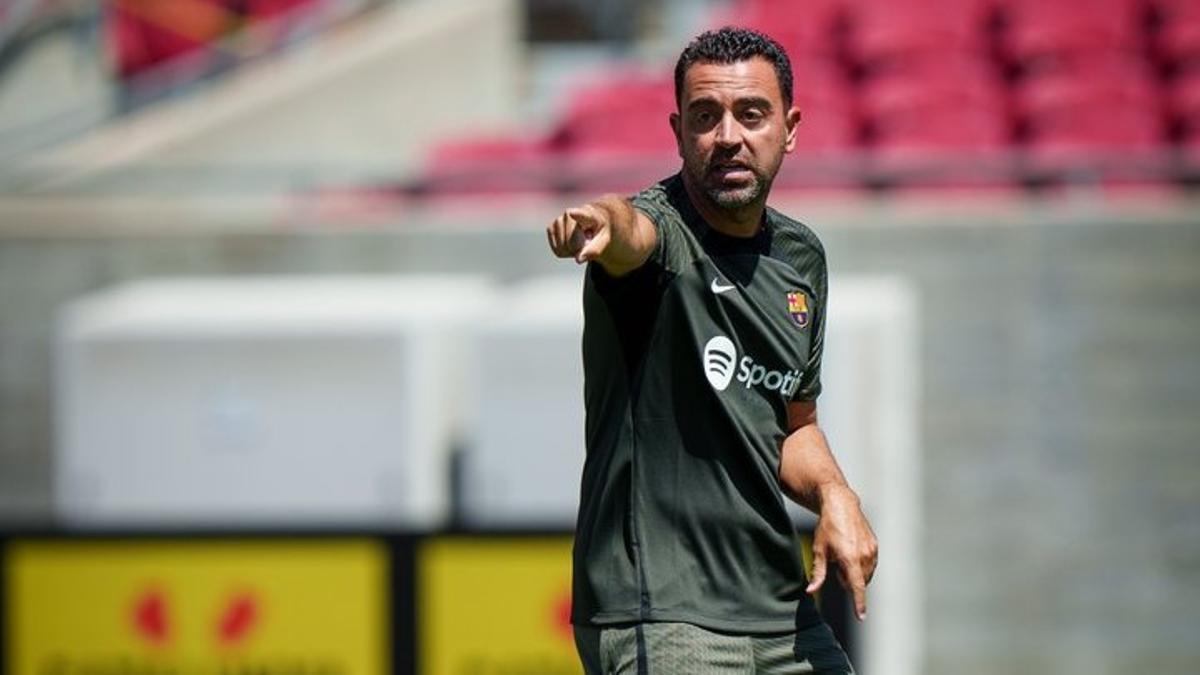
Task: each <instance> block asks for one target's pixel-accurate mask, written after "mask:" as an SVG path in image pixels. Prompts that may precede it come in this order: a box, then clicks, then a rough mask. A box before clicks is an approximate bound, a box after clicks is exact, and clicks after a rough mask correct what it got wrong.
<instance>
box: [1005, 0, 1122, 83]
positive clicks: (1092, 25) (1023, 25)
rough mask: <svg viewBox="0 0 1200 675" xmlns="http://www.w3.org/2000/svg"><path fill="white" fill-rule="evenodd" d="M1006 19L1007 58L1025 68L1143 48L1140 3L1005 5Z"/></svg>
mask: <svg viewBox="0 0 1200 675" xmlns="http://www.w3.org/2000/svg"><path fill="white" fill-rule="evenodd" d="M1005 16H1006V18H1007V30H1006V32H1005V39H1004V41H1003V44H1004V47H1005V52H1006V54H1007V56H1008V58H1009V59H1010V61H1011V62H1012V63H1014V64H1016V65H1018V66H1021V67H1025V68H1030V67H1033V68H1036V67H1038V64H1039V62H1041V61H1047V60H1048V61H1051V62H1053V61H1056V60H1065V59H1072V58H1088V57H1089V56H1090V55H1091V54H1092V53H1095V52H1114V51H1117V52H1130V53H1132V52H1137V51H1139V50H1141V49H1142V48H1143V47H1144V46H1145V33H1144V30H1143V28H1144V26H1145V20H1144V18H1145V15H1144V5H1143V4H1142V3H1141V1H1140V0H1091V1H1090V2H1088V3H1087V5H1086V6H1085V7H1081V6H1080V5H1079V4H1078V3H1075V2H1070V1H1067V0H1007V1H1006V4H1005Z"/></svg>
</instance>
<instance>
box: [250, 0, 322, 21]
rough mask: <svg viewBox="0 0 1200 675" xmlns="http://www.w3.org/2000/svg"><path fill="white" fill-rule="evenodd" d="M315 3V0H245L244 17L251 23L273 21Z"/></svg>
mask: <svg viewBox="0 0 1200 675" xmlns="http://www.w3.org/2000/svg"><path fill="white" fill-rule="evenodd" d="M315 2H316V0H247V2H246V17H247V18H248V19H249V20H251V21H255V20H263V19H274V18H277V17H281V16H284V15H287V14H290V13H292V12H295V11H297V10H299V9H301V8H302V7H304V6H305V5H312V4H314V3H315Z"/></svg>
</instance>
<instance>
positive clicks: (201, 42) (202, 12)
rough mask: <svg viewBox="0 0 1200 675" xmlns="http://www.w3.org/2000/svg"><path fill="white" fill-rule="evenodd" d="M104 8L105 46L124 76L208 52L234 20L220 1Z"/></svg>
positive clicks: (142, 1) (139, 1)
mask: <svg viewBox="0 0 1200 675" xmlns="http://www.w3.org/2000/svg"><path fill="white" fill-rule="evenodd" d="M104 6H105V8H106V9H105V24H106V32H107V34H108V43H109V45H111V47H110V49H111V52H112V56H113V58H114V63H115V69H116V71H117V73H118V74H119V75H120V76H121V77H123V78H127V77H131V76H133V75H136V74H137V73H139V72H142V71H144V70H148V69H150V68H151V67H153V66H155V65H157V64H159V63H162V62H164V61H168V60H170V59H173V58H176V57H178V56H182V55H184V54H193V53H198V52H202V51H206V50H210V49H212V48H213V47H214V43H215V42H216V41H217V40H219V39H220V38H221V37H223V36H224V35H226V34H227V33H228V31H230V30H232V29H233V28H235V27H236V25H237V20H238V15H237V14H236V13H235V12H232V11H231V10H230V9H229V8H228V7H227V6H226V3H225V2H222V1H221V0H188V1H187V2H157V1H156V0H122V1H121V2H112V3H105V4H104Z"/></svg>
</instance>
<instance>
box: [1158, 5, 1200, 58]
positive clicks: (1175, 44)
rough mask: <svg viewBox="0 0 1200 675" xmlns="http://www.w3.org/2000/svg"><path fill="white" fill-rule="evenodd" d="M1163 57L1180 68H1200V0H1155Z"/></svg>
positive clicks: (1159, 48) (1160, 52)
mask: <svg viewBox="0 0 1200 675" xmlns="http://www.w3.org/2000/svg"><path fill="white" fill-rule="evenodd" d="M1154 7H1155V9H1156V10H1157V12H1158V18H1159V28H1158V33H1157V36H1156V38H1157V39H1156V40H1155V47H1156V51H1157V53H1158V55H1159V58H1160V59H1162V60H1163V61H1164V62H1165V63H1166V64H1167V65H1169V66H1171V67H1174V68H1176V69H1186V68H1196V67H1200V0H1155V2H1154Z"/></svg>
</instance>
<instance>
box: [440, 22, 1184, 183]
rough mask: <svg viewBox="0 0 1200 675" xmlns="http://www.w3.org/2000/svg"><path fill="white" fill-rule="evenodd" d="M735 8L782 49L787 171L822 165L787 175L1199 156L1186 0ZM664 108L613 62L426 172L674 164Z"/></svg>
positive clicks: (1048, 167) (660, 87)
mask: <svg viewBox="0 0 1200 675" xmlns="http://www.w3.org/2000/svg"><path fill="white" fill-rule="evenodd" d="M734 11H735V16H736V18H738V19H741V20H740V21H738V23H743V24H749V25H753V26H759V27H762V28H764V29H765V30H766V31H767V32H769V33H770V34H772V35H773V36H776V37H777V38H778V39H780V40H781V41H783V42H785V43H786V45H787V47H788V49H789V53H790V54H791V56H792V60H793V70H794V74H795V98H796V103H797V105H798V106H799V107H800V109H801V111H802V114H803V121H802V127H801V130H800V133H799V135H798V143H797V145H798V147H797V151H796V153H795V158H797V159H798V160H799V161H795V160H793V161H791V162H789V166H790V167H791V168H790V169H787V170H786V171H785V175H784V176H782V177H781V178H784V179H787V178H788V176H791V177H793V178H796V176H800V174H802V173H803V172H804V171H805V167H808V166H814V164H813V163H814V162H818V163H819V162H825V164H823V165H820V166H819V167H817V168H816V169H814V170H813V172H812V173H811V174H810V175H807V176H800V177H799V178H796V181H797V182H798V183H805V182H810V181H811V180H812V179H813V176H814V175H817V174H820V173H821V172H822V171H824V167H829V166H841V167H845V166H857V167H859V168H860V169H861V168H862V167H864V166H865V167H867V168H868V169H869V170H874V171H882V172H883V173H884V174H887V175H895V176H903V175H904V173H905V172H906V171H911V170H913V169H914V168H915V169H921V168H923V167H931V166H939V165H941V166H959V167H971V166H983V165H989V166H990V165H1000V166H1004V167H1008V168H1007V169H1004V170H1002V171H1000V174H1001V179H1000V180H1001V181H1002V182H1004V181H1006V182H1009V183H1011V182H1013V181H1018V182H1019V181H1021V180H1023V177H1022V176H1021V175H1020V174H1021V172H1025V173H1029V172H1033V173H1037V172H1050V173H1053V172H1060V173H1061V172H1069V171H1072V170H1074V169H1076V168H1078V167H1081V166H1086V165H1088V164H1089V162H1090V163H1104V162H1109V163H1113V162H1119V160H1121V159H1122V158H1127V157H1131V156H1140V155H1146V156H1157V157H1161V156H1164V155H1170V154H1171V153H1172V152H1176V151H1182V152H1184V153H1191V155H1192V156H1194V157H1195V158H1196V160H1198V161H1200V49H1195V50H1193V51H1192V52H1189V51H1188V50H1189V49H1192V48H1193V47H1194V45H1192V46H1189V45H1191V43H1189V39H1190V38H1189V37H1188V36H1189V35H1195V36H1200V29H1193V28H1188V26H1193V27H1200V0H1154V1H1153V2H1143V1H1142V0H1091V2H1089V4H1088V8H1087V10H1086V11H1081V8H1080V7H1079V5H1078V3H1077V2H1075V1H1074V0H810V1H807V2H804V3H798V2H790V1H788V0H743V2H740V3H738V4H737V5H736V6H735V9H734ZM1189 31H1192V32H1191V33H1189ZM987 35H992V36H993V37H994V39H993V40H992V42H991V43H988V42H987V40H986V39H985V38H986V36H987ZM981 36H983V37H981ZM1168 42H1169V43H1170V47H1169V48H1168V47H1163V46H1162V45H1165V44H1167V43H1168ZM847 50H849V53H850V54H851V55H852V58H847ZM1156 50H1157V51H1156ZM1156 53H1169V54H1171V55H1172V56H1171V58H1172V59H1175V61H1174V62H1173V63H1172V68H1171V69H1169V70H1168V69H1164V68H1162V67H1161V65H1162V64H1161V61H1159V60H1156V57H1155V56H1154V55H1155V54H1156ZM1189 54H1191V56H1189ZM1193 58H1194V64H1195V67H1192V65H1190V64H1192V61H1189V60H1188V59H1193ZM1014 63H1019V64H1020V68H1015V69H1014V68H1013V67H1012V66H1013V64H1014ZM674 108H675V102H674V100H673V84H672V82H671V78H670V75H669V74H668V73H665V72H664V73H661V74H657V75H649V76H647V75H645V74H641V73H635V74H630V73H625V72H614V73H613V74H612V75H611V76H610V77H608V78H606V79H605V80H603V81H600V82H597V83H593V84H591V85H589V86H586V87H584V88H582V89H580V90H579V91H577V92H575V93H574V94H573V95H572V97H571V104H570V107H569V109H568V111H567V113H566V114H565V115H564V116H563V117H562V118H561V119H560V121H559V123H558V125H557V126H556V127H555V129H554V131H553V133H551V134H550V135H549V136H547V137H546V138H543V139H538V140H534V141H520V142H514V143H515V144H510V145H505V144H503V143H501V144H494V143H484V144H482V145H479V144H477V145H476V146H474V152H475V154H474V155H473V157H474V159H472V158H471V157H467V158H464V157H462V156H461V155H459V154H457V153H456V151H454V146H448V147H447V148H442V149H440V150H438V151H437V152H436V153H435V160H434V162H433V164H431V171H429V172H428V173H427V175H426V178H427V179H429V180H427V181H426V185H427V186H430V187H432V188H433V189H440V188H441V187H445V186H446V185H449V184H451V183H453V182H454V181H453V180H451V179H450V177H452V176H454V175H458V176H460V177H461V176H463V175H465V174H466V173H470V172H469V171H466V172H464V167H469V166H470V165H471V163H472V162H476V165H475V168H476V169H478V168H479V167H480V166H482V165H483V164H486V163H488V162H494V163H496V164H498V165H501V166H504V167H507V168H508V169H509V170H508V171H507V172H506V175H503V176H495V177H491V178H486V179H484V180H482V181H480V182H477V183H475V187H476V188H477V189H481V190H485V191H486V190H491V189H507V188H504V187H503V185H508V187H509V188H511V187H512V184H513V183H514V182H515V183H519V184H521V185H523V186H525V187H527V188H529V189H546V188H547V187H549V188H550V189H573V188H584V187H586V188H587V189H604V188H608V187H612V188H613V189H623V188H626V187H636V186H637V185H638V184H641V183H644V182H646V181H648V180H653V179H654V178H655V177H656V176H658V175H659V174H662V173H666V172H668V171H670V170H672V168H673V167H675V166H677V165H678V157H677V154H676V148H675V139H674V136H673V134H672V133H671V131H670V128H669V126H668V123H667V119H668V116H669V114H670V113H671V111H672V110H674ZM797 167H799V168H797ZM789 172H791V173H789ZM502 173H504V172H502ZM868 173H869V171H868ZM547 177H549V180H547V179H546V178H547ZM845 180H846V181H848V182H854V181H855V180H858V179H857V178H855V176H854V175H853V172H850V173H849V174H848V175H847V177H846V178H845Z"/></svg>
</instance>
